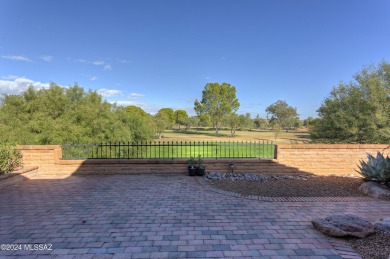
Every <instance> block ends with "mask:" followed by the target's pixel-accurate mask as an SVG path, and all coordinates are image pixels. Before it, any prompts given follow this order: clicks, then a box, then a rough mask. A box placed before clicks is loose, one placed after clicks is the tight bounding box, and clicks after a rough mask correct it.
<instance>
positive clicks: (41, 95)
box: [0, 83, 131, 144]
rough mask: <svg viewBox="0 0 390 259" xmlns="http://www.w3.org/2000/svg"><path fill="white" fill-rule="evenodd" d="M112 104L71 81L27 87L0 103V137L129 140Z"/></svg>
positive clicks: (20, 141) (13, 139) (61, 140)
mask: <svg viewBox="0 0 390 259" xmlns="http://www.w3.org/2000/svg"><path fill="white" fill-rule="evenodd" d="M118 116H119V113H117V112H116V111H115V107H114V106H112V105H111V104H109V103H107V102H105V101H103V100H102V97H101V96H100V95H99V94H97V93H96V92H93V91H89V92H85V91H84V89H83V88H81V87H79V86H78V85H77V84H75V85H74V86H73V87H69V88H63V87H60V86H58V85H56V84H55V83H52V84H51V85H50V87H49V88H48V89H40V90H36V89H34V88H33V87H29V88H28V89H27V90H26V92H24V93H22V94H21V95H7V96H5V97H4V99H3V102H2V103H1V105H0V125H1V126H0V141H1V142H6V143H16V144H63V143H66V142H80V143H90V142H97V141H130V140H131V134H130V130H129V128H128V127H127V125H126V123H124V122H123V120H121V119H120V118H119V117H118Z"/></svg>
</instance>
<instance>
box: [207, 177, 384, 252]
mask: <svg viewBox="0 0 390 259" xmlns="http://www.w3.org/2000/svg"><path fill="white" fill-rule="evenodd" d="M205 179H207V178H205ZM207 181H208V182H209V183H210V185H212V186H213V187H215V188H218V189H221V190H224V191H228V192H236V193H240V194H241V195H243V196H249V195H255V196H264V197H362V196H365V195H364V193H362V192H360V191H359V186H360V185H361V184H362V183H363V182H364V180H363V179H361V178H353V177H340V176H321V177H307V178H300V177H296V178H291V179H284V178H283V177H279V178H276V179H275V178H272V177H268V178H267V180H264V181H250V180H245V179H244V180H234V179H231V178H222V179H219V180H209V179H208V180H207ZM347 240H348V242H349V243H350V245H351V246H352V247H353V248H354V249H355V250H356V252H358V253H359V254H360V256H362V258H363V259H382V258H383V259H386V258H390V245H389V244H390V234H386V233H384V232H381V231H376V233H375V234H374V235H372V236H369V237H366V238H364V239H358V238H349V239H347Z"/></svg>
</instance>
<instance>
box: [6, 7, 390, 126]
mask: <svg viewBox="0 0 390 259" xmlns="http://www.w3.org/2000/svg"><path fill="white" fill-rule="evenodd" d="M389 28H390V1H387V0H371V1H369V0H367V1H359V0H326V1H325V0H323V1H320V0H308V1H305V0H288V1H287V0H285V1H281V0H269V1H266V0H234V1H233V0H224V1H222V0H182V1H178V0H176V1H173V0H142V1H141V0H139V1H131V0H129V1H124V0H123V1H119V0H115V1H108V0H106V1H101V0H100V1H79V0H66V1H65V0H62V1H60V0H58V1H51V0H34V1H28V0H24V1H20V0H0V93H2V94H18V93H20V92H21V91H23V90H24V89H25V88H26V86H27V85H29V84H32V85H34V86H35V87H37V88H39V87H47V85H48V83H49V82H55V83H57V84H59V85H63V86H69V85H73V84H74V83H75V82H77V83H78V84H79V85H80V86H82V87H84V88H85V89H86V90H88V89H92V90H96V91H99V92H100V93H101V94H102V95H103V96H104V97H105V99H106V100H107V101H109V102H115V101H117V102H118V104H122V105H130V104H134V105H138V106H140V107H142V108H143V109H144V110H146V111H147V112H150V113H155V112H156V111H157V110H158V109H160V108H163V107H171V108H173V109H185V110H187V111H188V112H189V114H194V111H193V102H194V99H195V98H198V99H201V96H202V90H203V88H204V86H205V84H206V83H207V82H219V83H222V82H228V83H230V84H232V85H234V86H235V87H236V89H237V97H238V99H239V101H240V103H241V106H240V109H239V113H245V112H250V113H251V115H252V116H253V117H254V116H256V114H260V116H263V117H264V116H265V115H266V113H265V109H266V107H267V106H269V105H270V104H272V103H274V102H275V101H277V100H285V101H287V103H289V104H290V105H291V106H293V107H296V108H297V110H298V113H299V114H300V117H301V118H306V117H308V116H316V114H317V113H316V110H317V109H318V107H319V106H320V105H321V103H322V102H323V100H324V99H325V98H326V97H327V96H329V93H330V91H331V89H332V88H333V87H334V86H337V84H338V83H339V82H340V81H344V82H349V81H351V80H352V77H353V75H354V74H355V73H357V72H359V71H360V70H361V69H362V68H363V67H364V66H367V65H371V64H378V63H379V62H381V61H383V60H385V61H388V62H390V33H389Z"/></svg>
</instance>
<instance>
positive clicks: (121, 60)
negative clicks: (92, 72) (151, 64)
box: [118, 59, 131, 64]
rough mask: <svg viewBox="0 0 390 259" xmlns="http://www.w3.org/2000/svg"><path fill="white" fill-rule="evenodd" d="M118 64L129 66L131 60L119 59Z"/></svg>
mask: <svg viewBox="0 0 390 259" xmlns="http://www.w3.org/2000/svg"><path fill="white" fill-rule="evenodd" d="M118 62H119V63H125V64H130V63H131V60H126V59H119V60H118Z"/></svg>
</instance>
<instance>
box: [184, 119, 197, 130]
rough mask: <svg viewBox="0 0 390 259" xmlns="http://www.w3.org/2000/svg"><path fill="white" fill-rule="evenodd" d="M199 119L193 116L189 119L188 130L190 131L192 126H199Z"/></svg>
mask: <svg viewBox="0 0 390 259" xmlns="http://www.w3.org/2000/svg"><path fill="white" fill-rule="evenodd" d="M199 122H200V121H199V118H198V117H196V116H191V117H189V118H187V120H186V122H185V124H184V125H185V126H186V130H189V129H190V128H191V127H192V126H198V125H199Z"/></svg>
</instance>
